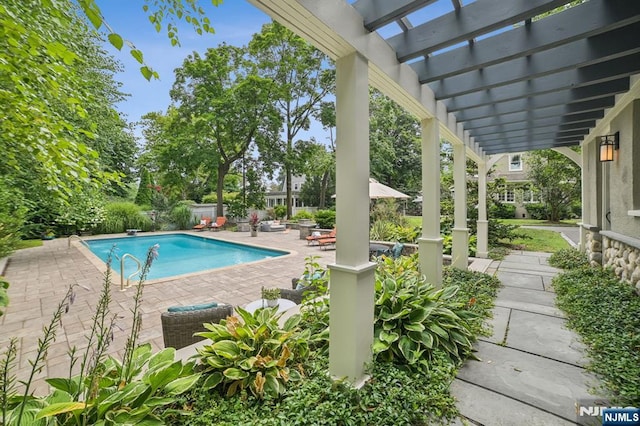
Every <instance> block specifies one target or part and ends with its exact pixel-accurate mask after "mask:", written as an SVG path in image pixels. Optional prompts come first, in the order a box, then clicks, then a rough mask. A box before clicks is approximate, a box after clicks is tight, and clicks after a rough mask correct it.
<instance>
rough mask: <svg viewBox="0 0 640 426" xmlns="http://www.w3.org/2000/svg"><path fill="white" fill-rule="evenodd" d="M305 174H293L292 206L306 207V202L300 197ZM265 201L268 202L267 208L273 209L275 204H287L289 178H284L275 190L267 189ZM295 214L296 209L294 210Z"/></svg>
mask: <svg viewBox="0 0 640 426" xmlns="http://www.w3.org/2000/svg"><path fill="white" fill-rule="evenodd" d="M305 181H306V177H305V176H293V178H292V179H291V198H292V200H293V205H292V207H293V208H294V209H295V208H299V207H305V205H304V203H303V202H302V200H301V199H300V190H301V189H302V185H303V184H304V183H305ZM265 201H266V203H267V208H269V209H272V208H274V207H275V206H286V205H287V180H286V178H283V179H282V181H281V182H280V183H278V185H277V187H276V189H275V190H273V189H272V190H270V191H267V193H266V194H265ZM294 214H295V211H294Z"/></svg>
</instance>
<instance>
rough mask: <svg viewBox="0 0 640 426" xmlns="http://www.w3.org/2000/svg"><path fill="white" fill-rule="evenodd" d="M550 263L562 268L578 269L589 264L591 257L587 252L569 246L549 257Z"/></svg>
mask: <svg viewBox="0 0 640 426" xmlns="http://www.w3.org/2000/svg"><path fill="white" fill-rule="evenodd" d="M549 265H551V266H555V267H556V268H561V269H578V268H582V267H585V266H589V259H588V258H587V255H586V254H585V253H582V252H581V251H579V250H576V249H574V248H572V247H569V248H566V249H562V250H558V251H557V252H555V253H553V254H552V255H551V257H549Z"/></svg>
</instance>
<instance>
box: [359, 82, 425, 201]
mask: <svg viewBox="0 0 640 426" xmlns="http://www.w3.org/2000/svg"><path fill="white" fill-rule="evenodd" d="M420 135H421V129H420V123H419V122H418V120H417V119H416V118H415V117H414V116H412V115H411V114H409V113H408V112H406V111H405V110H404V109H402V108H401V107H400V106H399V105H398V104H396V103H395V102H393V101H392V100H391V99H389V98H388V97H386V96H385V95H383V94H382V93H380V92H379V91H377V90H374V89H372V90H371V91H370V96H369V140H370V159H371V176H372V177H374V178H376V179H377V180H378V182H380V183H383V184H385V185H388V186H391V187H392V188H395V189H397V190H399V191H401V192H406V193H409V194H416V193H417V192H418V190H419V188H420V187H421V173H422V160H421V157H420V156H421V148H420V140H421V139H420V138H421V136H420Z"/></svg>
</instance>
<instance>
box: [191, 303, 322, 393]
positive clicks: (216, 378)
mask: <svg viewBox="0 0 640 426" xmlns="http://www.w3.org/2000/svg"><path fill="white" fill-rule="evenodd" d="M236 312H237V313H238V315H239V316H240V317H241V318H237V317H234V316H232V317H228V318H227V319H226V320H222V321H220V324H204V326H205V328H206V329H207V330H208V331H205V332H201V333H197V335H198V336H201V337H204V338H207V339H210V340H211V341H212V343H211V344H206V345H204V346H203V347H202V348H200V349H198V355H197V358H198V360H199V362H200V363H201V365H202V372H203V374H204V375H205V376H207V377H206V379H205V381H204V387H205V388H209V389H212V388H216V387H218V386H221V387H222V390H223V391H225V392H226V394H227V395H228V396H231V395H234V394H235V393H237V392H239V391H241V390H243V389H247V390H248V391H250V392H251V393H252V394H253V395H255V396H256V397H258V398H265V397H272V398H276V397H278V396H280V395H282V394H283V393H284V392H285V390H286V386H287V382H288V381H289V380H293V381H296V380H299V379H300V377H301V374H300V372H301V371H302V369H301V367H299V361H301V360H303V359H304V358H306V357H307V356H308V354H309V337H310V334H311V333H310V331H309V330H304V331H303V330H301V329H300V327H299V324H300V316H299V315H293V316H291V317H290V318H289V319H287V321H286V322H285V323H284V325H283V326H280V325H279V324H278V319H279V318H280V317H281V316H282V314H278V313H277V308H265V309H258V310H257V311H256V312H255V313H254V314H251V313H249V312H247V311H245V310H244V309H242V308H240V307H237V308H236Z"/></svg>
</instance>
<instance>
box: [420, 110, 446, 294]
mask: <svg viewBox="0 0 640 426" xmlns="http://www.w3.org/2000/svg"><path fill="white" fill-rule="evenodd" d="M421 124H422V237H421V238H419V239H418V257H419V260H420V269H421V272H422V274H423V275H424V276H425V277H426V278H427V282H429V283H431V284H433V285H434V286H436V287H438V288H439V287H441V286H442V236H441V235H440V129H439V127H438V120H436V119H435V118H431V119H425V120H422V123H421Z"/></svg>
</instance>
